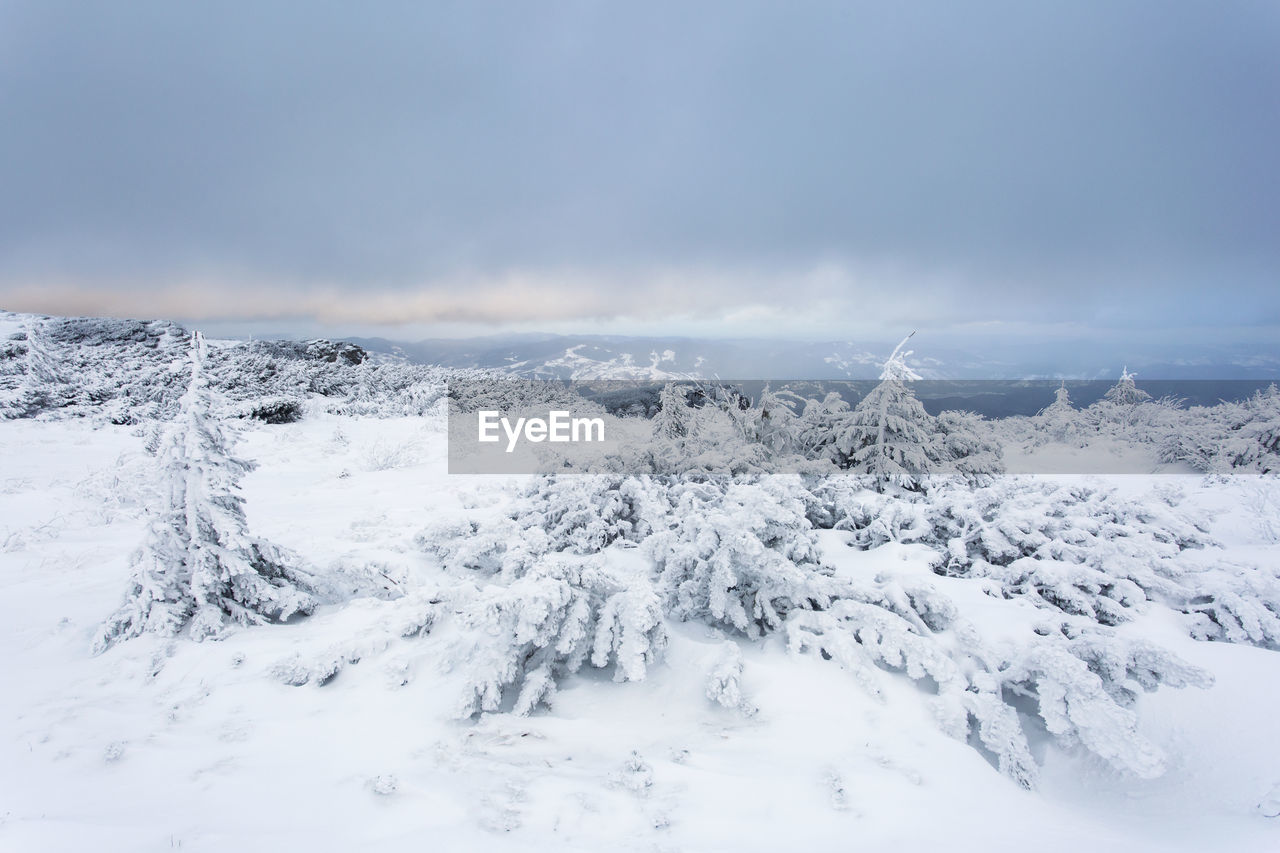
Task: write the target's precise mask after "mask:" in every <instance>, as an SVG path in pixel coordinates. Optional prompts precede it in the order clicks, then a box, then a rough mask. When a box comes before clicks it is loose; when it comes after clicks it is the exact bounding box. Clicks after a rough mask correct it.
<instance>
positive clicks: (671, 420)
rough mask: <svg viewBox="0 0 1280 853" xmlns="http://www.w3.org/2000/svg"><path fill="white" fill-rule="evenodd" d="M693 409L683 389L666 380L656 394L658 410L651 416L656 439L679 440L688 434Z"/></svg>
mask: <svg viewBox="0 0 1280 853" xmlns="http://www.w3.org/2000/svg"><path fill="white" fill-rule="evenodd" d="M692 421H693V410H692V409H691V408H690V407H689V401H688V399H687V398H686V397H685V394H684V391H683V390H682V389H681V388H680V387H679V386H677V385H675V384H673V383H671V382H668V383H667V384H666V385H664V386H663V387H662V392H661V393H660V394H659V395H658V412H657V414H655V415H654V416H653V435H654V437H655V438H658V439H665V440H667V441H672V442H679V441H680V440H681V439H683V438H685V437H687V436H688V435H689V430H690V425H691V422H692Z"/></svg>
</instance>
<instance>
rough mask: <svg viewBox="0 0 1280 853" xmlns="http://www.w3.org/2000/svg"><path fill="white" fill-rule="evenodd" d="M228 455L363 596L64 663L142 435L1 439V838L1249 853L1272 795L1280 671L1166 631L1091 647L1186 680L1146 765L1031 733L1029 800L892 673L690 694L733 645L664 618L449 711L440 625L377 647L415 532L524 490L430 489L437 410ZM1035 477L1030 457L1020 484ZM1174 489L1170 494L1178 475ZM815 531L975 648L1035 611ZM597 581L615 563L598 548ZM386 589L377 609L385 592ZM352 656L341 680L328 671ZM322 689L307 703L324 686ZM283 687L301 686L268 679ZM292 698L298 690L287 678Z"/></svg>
mask: <svg viewBox="0 0 1280 853" xmlns="http://www.w3.org/2000/svg"><path fill="white" fill-rule="evenodd" d="M241 423H242V424H244V426H242V427H240V431H241V435H240V441H239V443H238V445H237V446H236V452H237V454H238V455H241V456H243V457H246V458H250V459H254V460H256V461H257V462H258V463H259V467H258V468H257V469H256V470H255V471H253V472H252V473H250V474H248V475H247V476H246V477H245V478H244V481H243V485H244V494H245V496H246V498H247V503H246V511H247V516H248V520H249V524H250V528H251V529H252V530H253V531H254V534H255V535H257V536H261V537H263V538H265V539H268V540H271V541H273V542H275V543H277V544H279V545H282V546H285V547H288V548H290V549H293V550H294V551H297V552H298V553H299V554H300V555H302V557H303V558H304V559H305V560H306V561H307V563H308V564H309V565H310V566H312V567H313V568H315V569H317V570H319V571H321V572H322V573H323V574H324V575H325V576H327V577H330V578H343V577H349V578H351V579H352V581H351V582H352V584H353V585H356V584H357V581H358V579H359V578H362V577H365V576H366V575H367V573H366V572H364V569H365V567H368V566H370V565H373V566H376V567H377V569H378V571H379V573H380V575H381V577H383V578H384V579H385V580H384V589H382V590H376V589H375V590H368V589H364V591H363V592H362V594H361V596H360V597H357V598H354V599H352V600H350V601H346V602H345V603H343V602H335V603H332V604H326V605H323V606H321V607H320V608H319V610H318V611H317V613H316V614H315V615H314V616H312V617H309V618H306V619H301V620H297V621H292V622H290V623H289V624H285V625H268V626H258V627H252V628H238V629H235V630H232V631H230V632H229V633H228V635H227V636H226V638H225V639H223V640H221V641H218V642H205V643H194V642H190V641H189V640H186V639H183V638H178V639H167V638H163V637H159V636H155V635H144V636H142V637H139V638H137V639H134V640H130V641H128V642H126V643H122V644H120V645H119V646H118V647H116V648H113V649H111V650H109V651H108V652H106V653H105V654H103V655H101V656H98V657H93V656H90V654H89V646H90V642H91V639H92V636H93V634H94V632H95V630H96V629H97V627H98V625H99V624H100V623H101V621H102V620H103V619H104V618H105V617H106V616H107V615H108V614H110V612H111V611H112V610H113V609H114V608H115V607H116V606H117V605H118V604H119V601H120V596H121V594H122V592H123V588H124V585H125V582H126V580H127V577H128V559H129V554H130V552H131V551H132V550H133V549H134V548H135V547H136V546H137V545H138V544H139V542H140V541H141V539H142V536H143V531H144V527H145V514H144V511H143V506H144V505H145V497H146V492H145V486H144V483H145V480H144V474H145V471H146V470H147V464H148V462H149V457H147V456H146V454H145V453H144V450H143V441H144V438H143V435H142V432H143V431H142V430H140V429H138V428H133V427H117V426H95V425H94V424H93V423H90V422H88V421H85V420H61V421H45V420H30V419H24V420H11V421H5V422H0V459H3V469H2V471H0V546H2V547H0V624H3V625H4V626H5V630H4V633H3V635H2V636H3V640H0V642H2V643H3V646H0V683H3V684H4V685H5V690H4V691H3V692H2V693H0V766H3V767H4V771H3V773H0V849H3V850H15V851H36V850H40V851H57V850H67V851H72V850H75V851H79V850H83V849H85V848H86V847H90V846H92V847H93V848H95V849H104V850H128V851H150V850H157V851H158V850H172V849H176V848H178V847H179V846H180V847H181V849H183V850H196V851H199V850H227V849H240V850H266V849H278V848H280V847H285V846H288V847H291V848H297V849H306V850H352V849H360V850H388V851H392V850H410V849H415V850H416V849H422V848H424V847H425V848H427V849H441V850H455V849H467V850H491V849H495V850H496V849H520V850H529V849H557V850H584V851H586V850H600V849H622V850H678V849H680V850H715V849H735V850H766V849H768V850H776V849H814V850H835V849H848V848H849V846H850V844H852V843H854V842H855V841H856V844H857V846H860V847H867V848H870V849H887V848H890V847H902V848H904V849H922V848H928V847H933V848H936V849H1010V848H1014V847H1018V848H1022V847H1028V846H1034V848H1035V849H1037V850H1045V851H1055V850H1064V851H1066V850H1077V849H1122V848H1123V849H1129V850H1153V851H1154V850H1204V849H1232V850H1244V851H1248V850H1259V851H1262V850H1274V849H1276V847H1277V844H1278V843H1280V835H1278V834H1277V833H1280V825H1277V824H1276V823H1275V822H1274V821H1272V820H1269V819H1268V818H1266V817H1264V816H1263V813H1262V812H1260V811H1259V809H1258V806H1259V804H1261V803H1263V801H1264V800H1266V799H1267V798H1268V797H1269V796H1272V792H1273V790H1274V789H1275V787H1276V785H1277V784H1280V717H1278V716H1277V715H1276V714H1275V713H1274V709H1275V708H1276V707H1277V700H1278V699H1280V655H1277V654H1276V653H1275V652H1272V651H1267V650H1264V649H1259V648H1254V647H1251V646H1245V645H1231V644H1226V643H1205V642H1196V641H1194V640H1192V639H1191V638H1190V637H1189V636H1188V635H1187V632H1186V630H1185V628H1184V627H1183V626H1182V625H1181V624H1180V623H1178V622H1177V620H1176V619H1175V617H1174V614H1172V613H1171V612H1170V611H1168V610H1165V609H1161V608H1147V609H1146V610H1145V611H1143V612H1142V613H1140V614H1139V615H1138V616H1137V617H1136V618H1135V619H1134V620H1133V621H1130V622H1127V623H1125V624H1123V625H1121V626H1120V627H1119V628H1118V629H1117V630H1118V631H1120V632H1123V633H1124V634H1126V635H1129V636H1134V637H1143V638H1146V639H1149V640H1152V641H1154V642H1158V643H1160V644H1161V645H1164V646H1166V647H1167V648H1169V649H1171V650H1172V651H1174V652H1175V653H1176V654H1178V655H1179V656H1180V657H1182V658H1184V659H1185V660H1187V661H1189V662H1190V663H1193V664H1196V665H1199V666H1201V667H1203V668H1205V669H1206V670H1208V671H1209V672H1211V673H1212V674H1213V675H1214V676H1215V678H1216V682H1215V684H1214V685H1213V686H1212V687H1211V688H1208V689H1204V690H1201V689H1196V688H1189V689H1183V690H1160V691H1158V692H1156V693H1153V694H1148V695H1142V696H1141V697H1140V698H1139V699H1138V706H1139V711H1140V713H1139V719H1140V731H1141V733H1142V734H1143V735H1144V736H1145V737H1147V738H1149V739H1151V740H1152V741H1153V742H1154V743H1156V744H1157V745H1158V746H1160V747H1161V748H1162V749H1163V750H1164V751H1165V752H1166V753H1167V754H1168V756H1169V757H1170V761H1169V767H1168V769H1167V771H1166V772H1165V774H1164V775H1163V776H1161V777H1160V778H1157V779H1154V780H1145V781H1144V780H1139V779H1135V778H1132V777H1130V776H1126V775H1123V774H1121V773H1119V772H1117V771H1115V770H1113V769H1111V768H1109V767H1107V766H1104V765H1103V764H1102V763H1101V762H1100V761H1098V760H1097V759H1095V758H1090V757H1088V756H1082V755H1080V754H1077V753H1073V752H1068V751H1065V750H1062V749H1059V748H1057V747H1054V746H1052V745H1049V744H1047V743H1046V744H1040V745H1038V746H1037V747H1036V748H1037V751H1038V756H1037V757H1038V759H1039V760H1040V761H1041V764H1042V778H1041V785H1040V787H1039V789H1038V790H1036V791H1034V792H1029V791H1025V790H1023V789H1022V788H1020V787H1019V786H1018V785H1017V784H1016V783H1014V782H1013V781H1012V780H1011V779H1009V778H1007V777H1005V776H1003V775H1001V774H1000V773H998V772H997V771H996V770H995V769H994V768H993V767H992V766H991V764H990V763H988V761H987V760H986V759H985V758H984V757H983V755H982V754H981V753H980V752H979V751H977V750H975V749H974V748H972V747H971V746H970V745H968V744H966V743H964V742H963V741H959V740H955V739H953V738H951V737H948V736H947V735H946V734H945V733H943V732H942V731H941V730H940V728H939V726H938V724H937V722H936V721H935V720H934V718H933V716H932V714H931V713H930V712H929V710H928V708H927V704H926V703H925V702H924V701H922V697H921V689H920V688H919V687H918V686H917V685H916V683H914V682H912V681H910V680H908V679H906V678H900V677H893V676H891V675H890V674H888V673H885V677H883V678H880V679H879V682H880V686H881V693H880V695H879V696H878V697H877V696H873V695H871V694H870V693H868V692H867V691H866V690H864V689H863V687H862V686H861V685H860V684H859V682H858V680H857V679H856V678H854V677H852V676H851V675H850V674H848V673H845V672H841V671H840V670H839V669H838V668H836V667H835V666H833V664H832V663H831V662H828V661H823V660H821V659H820V657H819V656H817V655H808V654H806V655H796V654H793V653H791V652H789V651H788V650H787V648H786V645H785V642H784V639H783V637H781V636H779V635H776V634H775V635H772V636H771V637H770V638H768V639H765V640H761V641H754V642H738V643H737V645H738V647H739V648H740V650H741V658H742V675H741V682H740V687H741V690H742V694H743V697H744V699H745V700H746V701H747V703H749V704H750V705H751V706H753V707H754V709H756V710H755V713H747V712H745V711H744V710H743V709H734V708H727V707H724V706H723V705H721V704H719V703H717V702H715V701H712V700H711V699H709V698H708V696H707V682H708V677H709V676H710V674H711V673H712V672H713V670H715V669H716V668H717V666H718V665H719V664H721V663H722V657H723V654H724V651H723V650H724V646H725V642H726V639H727V637H728V636H729V635H727V634H726V633H725V632H724V631H722V630H719V629H715V628H711V627H709V626H708V625H707V624H705V623H703V622H696V621H690V622H671V624H670V625H669V645H668V648H667V650H666V653H665V655H664V657H663V659H662V661H661V662H660V663H658V664H655V665H653V666H651V667H649V668H648V672H647V675H646V677H645V679H644V680H643V681H635V682H622V683H616V682H614V681H612V680H611V679H610V677H609V675H608V673H607V672H606V671H602V670H595V669H591V668H586V669H583V670H581V671H580V673H579V674H578V675H577V676H573V677H570V678H567V679H566V680H565V681H564V683H563V684H562V685H561V687H560V689H559V691H558V692H557V693H556V694H555V696H554V697H553V699H552V707H551V709H550V710H549V711H540V712H538V713H535V714H533V715H531V716H528V717H517V716H514V715H512V714H509V713H491V714H485V715H481V716H480V717H479V718H477V719H474V720H466V721H459V720H457V719H455V718H454V716H453V712H454V710H455V706H456V699H457V695H458V690H459V689H461V687H462V685H463V682H464V680H465V673H464V672H463V671H461V670H460V669H459V668H457V667H455V668H453V669H451V670H450V669H448V668H447V667H445V666H444V663H445V661H446V660H447V659H448V655H447V649H448V647H449V646H450V644H451V643H454V642H456V641H457V640H458V639H459V637H458V635H457V634H456V629H455V628H454V627H452V623H450V624H449V626H447V627H446V628H443V629H441V631H440V632H432V633H431V634H429V635H428V636H426V637H416V636H415V637H404V636H402V635H401V633H400V631H399V630H398V628H399V626H400V625H401V624H402V623H404V622H405V621H406V620H410V619H411V618H412V617H414V616H415V608H420V607H421V606H422V604H423V602H422V601H421V600H420V599H419V598H417V597H415V594H416V593H417V592H418V591H423V590H428V591H429V590H430V589H431V588H432V585H433V584H439V583H442V582H444V580H445V578H444V577H443V575H442V573H441V570H440V567H439V565H438V564H437V563H436V561H435V559H434V558H433V557H432V556H430V555H429V554H427V553H425V552H423V551H422V550H421V549H420V548H419V547H417V546H416V545H415V544H414V537H415V535H416V534H417V533H418V532H419V531H420V530H422V529H423V528H424V527H425V526H426V525H427V524H428V523H430V522H433V521H441V520H444V519H447V518H450V517H462V515H463V514H473V515H474V514H476V513H479V514H481V515H483V516H486V517H497V516H498V515H499V514H500V513H501V512H502V511H503V509H504V508H507V507H509V506H511V503H512V500H513V494H514V492H515V489H516V487H517V486H518V485H519V484H520V483H521V482H523V480H522V478H518V477H505V478H504V477H492V476H485V477H464V476H458V475H452V476H451V475H448V474H447V473H446V470H447V460H446V455H445V447H444V434H445V425H444V418H443V415H442V414H440V413H437V414H435V415H432V416H428V417H425V418H418V417H413V418H387V419H373V418H359V417H342V416H336V415H327V414H324V413H322V412H317V413H312V414H309V415H308V417H307V418H305V419H304V420H302V421H301V422H298V423H295V424H287V425H274V426H267V425H262V424H258V423H256V422H250V421H246V422H241ZM1042 470H1043V469H1042ZM1157 481H1174V482H1178V483H1181V484H1183V486H1184V488H1186V489H1187V492H1188V498H1187V500H1188V501H1190V502H1192V507H1193V508H1195V509H1198V510H1199V511H1201V512H1203V514H1204V515H1205V516H1206V517H1211V518H1213V519H1215V520H1214V522H1213V525H1214V526H1213V528H1212V531H1211V532H1212V534H1213V535H1214V536H1216V537H1217V538H1218V539H1219V540H1221V541H1222V542H1223V543H1224V544H1225V546H1226V548H1225V552H1226V555H1227V556H1228V557H1230V558H1232V559H1238V560H1241V561H1246V562H1247V561H1254V562H1257V561H1261V560H1269V561H1271V562H1274V561H1275V557H1276V554H1277V550H1276V545H1275V542H1274V540H1270V539H1268V537H1267V535H1266V531H1265V529H1263V528H1261V527H1260V526H1259V519H1258V518H1255V517H1253V516H1252V515H1251V514H1250V513H1248V512H1240V511H1239V510H1240V508H1241V507H1247V506H1251V505H1256V504H1257V500H1256V498H1253V499H1252V504H1250V503H1249V501H1250V500H1251V498H1250V496H1251V495H1252V494H1253V492H1252V491H1251V490H1252V489H1255V488H1259V486H1258V485H1257V483H1258V481H1256V480H1252V481H1251V480H1249V479H1248V478H1233V479H1231V480H1230V482H1226V483H1217V484H1209V485H1202V484H1201V480H1200V479H1199V478H1186V477H1151V476H1142V477H1115V478H1110V480H1109V481H1108V482H1114V484H1115V485H1116V487H1117V488H1118V489H1121V490H1122V491H1124V492H1130V493H1133V494H1142V493H1143V492H1144V490H1149V489H1150V488H1151V486H1152V485H1153V484H1154V483H1156V482H1157ZM1188 483H1194V484H1195V485H1194V486H1188V485H1187V484H1188ZM850 536H851V534H849V533H846V532H842V531H824V532H821V533H819V534H818V541H819V545H820V547H821V551H822V554H823V557H824V559H825V560H826V561H827V562H828V563H829V564H830V565H831V566H832V567H833V568H834V570H835V573H836V577H838V578H850V579H852V578H866V577H874V576H877V575H885V576H891V577H893V578H895V579H897V580H898V581H900V582H907V581H910V582H918V583H928V584H931V585H932V586H933V587H934V588H935V589H937V590H938V591H940V592H942V593H944V594H945V595H946V596H948V597H949V598H950V599H952V600H953V601H954V602H955V604H956V606H957V608H958V610H959V611H960V612H961V613H962V614H963V616H964V618H965V619H967V620H969V621H970V622H972V623H973V624H974V626H975V627H976V629H977V630H978V631H979V632H980V633H981V634H982V635H983V636H984V637H985V638H986V639H987V640H988V641H991V642H999V641H1000V639H1001V638H1002V637H1011V636H1016V635H1020V634H1024V633H1025V632H1026V631H1027V630H1028V627H1029V626H1031V625H1033V624H1035V623H1036V622H1037V621H1041V620H1043V619H1044V617H1045V612H1044V611H1043V610H1041V609H1037V608H1036V607H1035V606H1033V605H1032V604H1031V603H1030V602H1029V601H1025V600H1021V601H1005V600H1001V599H998V598H995V597H993V596H992V595H990V594H989V593H988V590H989V588H990V584H991V581H990V580H989V579H986V578H980V577H955V578H951V577H941V576H938V575H935V574H934V573H933V572H932V571H931V566H932V564H933V562H934V561H935V560H936V559H937V557H936V554H935V552H934V551H933V550H932V549H930V548H928V547H926V546H924V545H921V544H911V543H900V542H891V543H888V544H884V545H882V546H880V547H876V548H872V549H869V550H858V549H855V548H850V547H848V544H847V543H848V542H849V541H850ZM605 553H606V559H607V560H609V561H612V562H613V563H616V564H618V565H625V564H626V561H628V560H630V561H638V560H641V559H643V558H642V556H641V554H640V553H639V552H638V551H637V550H634V549H632V550H628V549H625V548H620V547H613V548H609V549H606V552H605ZM397 595H398V596H399V597H396V596H397ZM353 659H356V661H355V662H352V661H353ZM335 667H337V672H336V675H334V676H333V677H332V678H331V679H329V680H327V681H325V683H323V684H321V683H320V682H321V681H322V680H324V679H323V678H322V676H323V674H325V673H328V672H329V671H330V670H331V669H333V668H335ZM298 672H302V673H303V674H306V675H307V676H308V677H307V680H306V682H305V683H303V684H301V685H300V686H293V685H291V684H289V683H286V682H287V680H288V678H289V677H290V675H291V674H294V675H296V674H297V673H298ZM295 680H296V679H295Z"/></svg>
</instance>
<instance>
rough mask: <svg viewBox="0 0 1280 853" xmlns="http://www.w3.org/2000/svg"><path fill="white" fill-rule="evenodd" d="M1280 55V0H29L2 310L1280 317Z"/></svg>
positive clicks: (684, 324)
mask: <svg viewBox="0 0 1280 853" xmlns="http://www.w3.org/2000/svg"><path fill="white" fill-rule="evenodd" d="M1278 52H1280V11H1277V7H1276V6H1275V5H1274V4H1271V3H1263V2H1244V3H1238V4H1233V5H1232V6H1230V7H1229V8H1220V7H1212V6H1211V5H1209V4H1174V5H1170V4H1168V3H1162V2H1155V0H1151V2H1130V0H1120V1H1119V2H1114V0H1112V2H1083V3H1073V4H1066V5H1063V6H1055V7H1047V6H1044V5H1042V4H1027V3H1019V2H1003V3H1001V2H982V3H978V4H964V5H963V6H957V5H956V4H951V3H942V2H937V3H923V4H911V5H910V6H909V7H902V6H901V5H898V6H894V5H892V4H890V5H888V6H886V5H884V4H870V3H829V4H826V3H801V4H772V3H732V4H717V3H710V4H692V5H690V4H662V3H657V4H644V5H643V7H640V6H637V7H634V8H630V9H621V8H618V7H615V6H613V5H610V4H595V3H550V4H514V5H513V4H488V3H475V2H470V3H456V4H449V3H444V4H388V5H384V6H379V7H375V8H371V9H363V8H358V7H356V6H354V5H351V4H338V3H316V4H279V3H262V4H252V5H248V4H246V5H244V6H239V7H236V6H232V7H228V6H226V5H225V4H216V5H215V4H208V5H206V4H199V3H195V4H172V3H160V2H156V3H137V4H129V5H127V6H123V7H120V6H117V7H111V6H104V5H97V6H84V5H80V4H67V5H64V4H61V3H57V2H47V0H46V2H40V3H34V2H33V3H26V2H15V3H7V4H5V5H4V6H3V7H2V8H0V110H2V112H3V115H4V116H5V121H4V124H5V127H6V131H5V132H4V133H0V187H3V193H2V195H0V307H6V308H11V309H17V310H39V311H45V312H57V313H113V314H146V315H155V314H168V315H173V316H178V317H183V318H193V319H210V318H212V319H223V320H237V319H239V320H245V321H250V320H263V319H273V320H280V321H281V322H286V323H287V322H291V321H298V322H303V321H314V322H323V323H326V324H334V325H341V324H342V323H344V322H346V323H351V324H361V325H386V326H388V327H389V328H394V327H395V326H396V325H397V324H405V323H412V324H425V325H433V324H434V325H439V326H441V327H442V328H443V327H447V326H450V325H455V326H456V325H459V324H472V325H478V326H482V327H492V328H493V329H501V328H506V327H513V326H527V325H528V324H530V323H533V324H538V323H542V324H552V325H558V326H560V327H564V326H571V325H573V324H574V323H587V322H591V323H615V324H627V323H631V324H648V325H649V326H650V327H657V326H660V325H661V324H663V323H664V322H667V323H670V324H672V325H673V326H675V325H680V326H681V328H694V327H695V326H697V325H698V324H701V328H702V330H703V331H704V332H705V333H716V334H735V333H738V332H746V331H757V330H759V328H760V327H762V326H770V325H772V327H775V328H784V327H794V328H796V329H799V330H801V331H802V330H804V329H805V328H812V327H813V324H819V325H822V326H823V327H824V328H833V329H835V328H848V329H850V330H851V333H852V330H860V329H863V328H867V327H875V326H878V325H883V326H897V325H899V324H902V323H916V324H918V325H933V326H936V327H939V328H943V327H954V328H956V329H959V328H962V327H966V326H968V327H970V328H972V327H973V324H980V323H983V322H1002V323H1022V324H1032V325H1036V326H1047V325H1053V324H1063V323H1067V324H1081V325H1084V326H1088V325H1096V326H1101V327H1124V326H1134V327H1151V326H1166V327H1179V328H1182V327H1200V328H1223V329H1226V328H1229V327H1237V326H1253V327H1262V326H1275V325H1280V297H1277V296H1276V295H1274V291H1275V288H1274V284H1275V282H1276V281H1278V280H1280V241H1277V240H1276V239H1275V234H1277V233H1280V212H1278V208H1277V204H1276V201H1275V200H1276V199H1277V198H1280V161H1277V158H1276V157H1275V155H1274V150H1275V140H1276V138H1277V137H1278V136H1280V97H1277V93H1280V65H1278V64H1277V63H1276V62H1275V61H1274V57H1275V55H1276V54H1277V53H1278ZM783 312H787V313H786V318H787V319H783V320H778V319H777V318H778V317H780V316H783ZM770 313H772V314H773V315H774V318H775V319H774V320H773V321H772V324H770V321H769V320H767V319H762V318H765V317H767V316H768V315H770ZM845 317H847V321H848V325H847V326H842V325H841V322H842V321H843V320H844V318H845Z"/></svg>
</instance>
